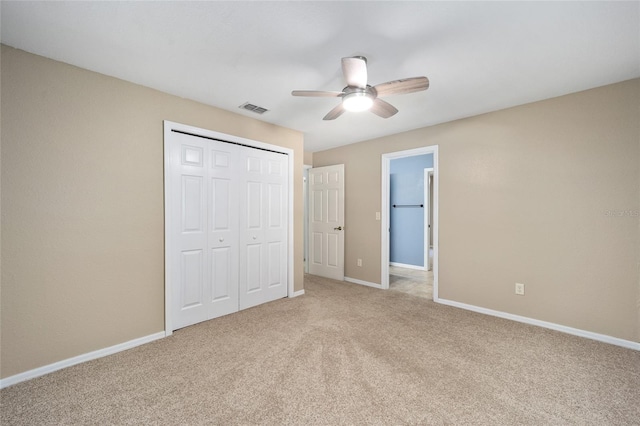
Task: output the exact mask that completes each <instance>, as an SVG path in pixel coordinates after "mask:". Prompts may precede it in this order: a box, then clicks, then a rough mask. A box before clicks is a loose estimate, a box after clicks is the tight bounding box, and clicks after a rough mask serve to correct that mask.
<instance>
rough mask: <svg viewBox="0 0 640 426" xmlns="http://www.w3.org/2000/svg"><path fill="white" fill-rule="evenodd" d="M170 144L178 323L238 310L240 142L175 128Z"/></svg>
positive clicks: (172, 255) (179, 324) (176, 321)
mask: <svg viewBox="0 0 640 426" xmlns="http://www.w3.org/2000/svg"><path fill="white" fill-rule="evenodd" d="M169 150H170V152H169V155H170V160H171V165H172V170H171V178H170V181H171V193H172V196H173V197H175V198H174V201H175V202H173V203H172V204H171V209H172V215H171V217H172V218H173V221H174V223H173V225H172V227H171V229H172V233H173V235H172V237H173V238H172V241H174V242H175V244H176V246H174V247H173V248H172V253H171V255H170V256H171V259H172V260H171V261H172V263H173V265H175V267H174V268H173V276H172V282H174V283H175V285H174V286H173V288H172V290H173V294H172V299H173V301H174V303H173V313H172V314H173V318H174V319H175V323H174V327H175V329H178V328H181V327H184V326H186V325H190V324H195V323H197V322H201V321H205V320H208V319H211V318H215V317H218V316H221V315H226V314H229V313H232V312H236V311H237V310H238V290H237V288H238V286H237V281H238V216H237V214H236V213H235V212H237V210H238V190H237V179H236V178H234V174H236V173H237V172H235V171H234V170H237V166H238V147H237V146H235V145H230V144H226V143H222V142H215V141H210V140H206V139H201V138H196V137H193V136H188V135H184V134H175V136H174V137H173V139H172V141H171V143H170V146H169Z"/></svg>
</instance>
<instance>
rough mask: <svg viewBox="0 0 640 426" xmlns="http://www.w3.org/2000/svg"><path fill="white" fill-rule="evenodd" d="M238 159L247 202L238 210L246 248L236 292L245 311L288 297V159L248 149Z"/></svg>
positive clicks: (241, 235)
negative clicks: (286, 194)
mask: <svg viewBox="0 0 640 426" xmlns="http://www.w3.org/2000/svg"><path fill="white" fill-rule="evenodd" d="M241 158H243V159H244V160H243V164H245V168H244V176H243V178H241V186H243V187H244V191H243V192H244V195H245V197H246V198H244V200H245V205H244V208H243V206H241V209H240V210H241V215H240V221H241V224H240V239H241V241H244V244H245V246H244V247H242V246H241V249H240V259H241V260H240V280H239V288H240V308H241V309H244V308H247V307H250V306H255V305H258V304H261V303H265V302H268V301H271V300H275V299H279V298H282V297H286V295H287V271H286V259H287V241H286V239H287V226H288V225H287V224H288V222H287V219H288V218H287V202H288V200H287V197H286V196H285V188H286V187H287V186H286V185H287V182H288V158H287V157H286V156H285V155H282V154H276V153H272V152H268V151H261V150H255V149H249V148H243V152H241ZM258 188H259V189H258ZM258 253H259V254H258ZM282 262H285V264H284V265H283V264H282Z"/></svg>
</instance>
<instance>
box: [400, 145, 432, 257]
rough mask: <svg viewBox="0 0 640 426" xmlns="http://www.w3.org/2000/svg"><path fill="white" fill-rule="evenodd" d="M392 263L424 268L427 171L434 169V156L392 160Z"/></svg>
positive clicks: (427, 155)
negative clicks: (409, 205) (423, 206)
mask: <svg viewBox="0 0 640 426" xmlns="http://www.w3.org/2000/svg"><path fill="white" fill-rule="evenodd" d="M390 166H391V167H390V180H389V184H390V188H389V189H390V191H389V192H390V194H389V195H390V203H389V205H390V206H391V207H390V210H391V211H390V216H389V217H390V227H391V233H390V238H389V241H390V247H389V261H391V262H394V263H404V264H407V265H415V266H424V208H420V207H396V208H394V207H393V205H394V204H399V205H401V204H423V205H424V169H428V168H431V167H433V154H425V155H416V156H413V157H406V158H398V159H396V160H391V165H390Z"/></svg>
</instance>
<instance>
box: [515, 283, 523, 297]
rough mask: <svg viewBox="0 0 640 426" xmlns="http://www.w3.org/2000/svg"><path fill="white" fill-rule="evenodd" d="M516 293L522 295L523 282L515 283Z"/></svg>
mask: <svg viewBox="0 0 640 426" xmlns="http://www.w3.org/2000/svg"><path fill="white" fill-rule="evenodd" d="M516 294H517V295H520V296H524V284H521V283H516Z"/></svg>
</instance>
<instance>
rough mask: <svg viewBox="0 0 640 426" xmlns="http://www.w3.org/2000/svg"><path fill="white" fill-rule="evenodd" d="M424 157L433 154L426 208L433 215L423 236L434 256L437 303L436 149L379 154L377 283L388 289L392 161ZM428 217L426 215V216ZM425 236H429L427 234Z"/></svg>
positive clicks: (426, 256) (434, 285)
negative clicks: (379, 196) (380, 155)
mask: <svg viewBox="0 0 640 426" xmlns="http://www.w3.org/2000/svg"><path fill="white" fill-rule="evenodd" d="M425 154H432V155H433V167H432V169H433V170H432V172H431V173H432V184H431V186H430V187H431V188H432V193H433V194H432V195H431V196H430V197H429V198H431V199H432V200H433V203H432V206H429V210H430V211H431V212H432V214H431V215H430V216H431V229H430V232H429V228H428V226H427V227H426V230H425V237H427V239H428V240H431V243H430V245H431V246H432V253H433V256H432V257H431V259H432V260H431V263H432V271H431V272H432V273H433V296H432V298H433V300H434V301H435V300H438V176H439V169H438V146H437V145H434V146H427V147H423V148H416V149H411V150H406V151H398V152H392V153H388V154H383V155H382V185H381V187H382V194H381V200H382V212H381V236H382V238H381V240H382V241H381V242H382V245H381V277H380V282H381V284H382V288H383V289H389V272H390V251H391V250H390V228H391V213H390V211H391V208H392V203H391V198H390V196H391V161H392V160H395V159H401V158H407V157H415V156H420V155H425ZM426 216H427V215H426V214H425V217H426ZM427 233H428V235H426V234H427ZM428 253H429V248H426V254H425V256H424V258H425V260H426V261H427V262H426V264H425V265H427V267H428V265H429V263H430V262H429V257H428Z"/></svg>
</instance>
